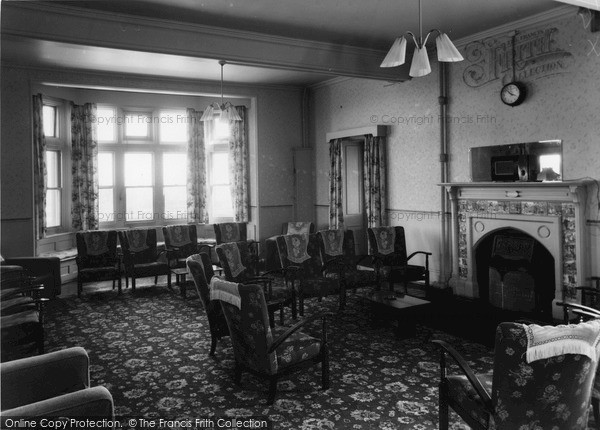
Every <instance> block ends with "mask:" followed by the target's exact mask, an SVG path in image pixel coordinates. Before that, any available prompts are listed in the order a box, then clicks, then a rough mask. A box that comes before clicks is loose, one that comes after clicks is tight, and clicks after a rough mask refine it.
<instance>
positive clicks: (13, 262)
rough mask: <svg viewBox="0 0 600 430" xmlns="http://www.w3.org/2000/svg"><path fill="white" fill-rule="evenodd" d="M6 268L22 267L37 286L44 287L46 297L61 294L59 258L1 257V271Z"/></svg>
mask: <svg viewBox="0 0 600 430" xmlns="http://www.w3.org/2000/svg"><path fill="white" fill-rule="evenodd" d="M5 266H20V267H22V268H23V269H24V270H25V272H26V274H27V276H29V277H31V278H32V283H33V284H35V285H43V286H44V293H43V294H44V296H45V297H48V298H54V297H56V296H57V295H59V294H60V293H61V278H60V259H59V258H58V257H16V258H2V257H1V256H0V271H3V270H4V267H5Z"/></svg>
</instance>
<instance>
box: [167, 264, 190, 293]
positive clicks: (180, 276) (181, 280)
mask: <svg viewBox="0 0 600 430" xmlns="http://www.w3.org/2000/svg"><path fill="white" fill-rule="evenodd" d="M171 273H172V274H174V275H175V283H176V284H177V286H178V287H179V290H180V291H181V297H183V298H184V299H185V289H186V287H187V281H186V279H185V278H186V277H187V275H188V270H187V267H176V268H174V269H171Z"/></svg>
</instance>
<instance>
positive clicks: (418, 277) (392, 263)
mask: <svg viewBox="0 0 600 430" xmlns="http://www.w3.org/2000/svg"><path fill="white" fill-rule="evenodd" d="M367 233H368V236H369V254H371V255H372V256H373V257H374V264H375V268H376V270H377V272H378V276H379V279H380V280H381V281H387V282H388V284H389V288H390V290H393V289H394V284H396V283H402V284H403V285H404V292H405V293H408V283H409V282H413V281H423V282H424V285H425V291H426V292H428V290H429V257H430V256H431V255H432V254H431V252H426V251H415V252H413V253H412V254H410V255H409V256H407V255H406V254H407V253H406V239H405V236H404V227H373V228H369V229H367ZM417 255H423V256H424V257H425V265H424V266H419V265H414V264H408V262H409V261H410V260H411V259H412V258H413V257H415V256H417Z"/></svg>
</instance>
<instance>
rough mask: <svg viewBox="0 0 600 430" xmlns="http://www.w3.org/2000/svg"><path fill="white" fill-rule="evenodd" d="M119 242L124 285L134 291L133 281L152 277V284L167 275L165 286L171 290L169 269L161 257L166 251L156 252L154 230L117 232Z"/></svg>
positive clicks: (164, 259)
mask: <svg viewBox="0 0 600 430" xmlns="http://www.w3.org/2000/svg"><path fill="white" fill-rule="evenodd" d="M119 241H120V242H121V249H122V252H123V264H124V266H125V285H126V286H127V287H129V278H131V289H132V291H135V280H136V279H137V278H145V277H148V276H154V284H156V283H157V282H158V277H159V276H160V275H167V286H168V287H169V288H171V268H170V267H169V264H168V263H167V261H166V256H164V257H163V258H162V259H161V257H162V256H163V255H162V254H164V253H165V252H166V251H161V252H160V253H159V252H158V249H157V242H156V230H155V229H153V228H150V229H130V230H125V231H119Z"/></svg>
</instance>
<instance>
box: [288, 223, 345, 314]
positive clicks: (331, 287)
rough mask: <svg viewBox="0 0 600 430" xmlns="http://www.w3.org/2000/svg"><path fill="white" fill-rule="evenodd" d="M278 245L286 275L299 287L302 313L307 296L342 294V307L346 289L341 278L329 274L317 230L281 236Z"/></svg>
mask: <svg viewBox="0 0 600 430" xmlns="http://www.w3.org/2000/svg"><path fill="white" fill-rule="evenodd" d="M277 247H278V249H279V256H280V259H281V264H282V267H283V269H284V270H285V273H286V279H287V281H288V282H291V283H292V285H293V286H294V288H296V291H297V294H298V304H299V311H300V315H304V299H305V298H308V297H318V299H319V301H320V300H321V299H322V298H323V297H325V296H328V295H332V294H339V299H340V306H339V308H340V310H342V309H344V306H345V304H346V289H345V286H344V284H343V283H342V282H341V281H340V279H339V278H334V277H326V276H325V271H326V270H327V268H328V266H327V265H323V263H322V260H321V256H320V253H319V244H318V241H317V235H316V234H288V235H285V236H278V237H277Z"/></svg>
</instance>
